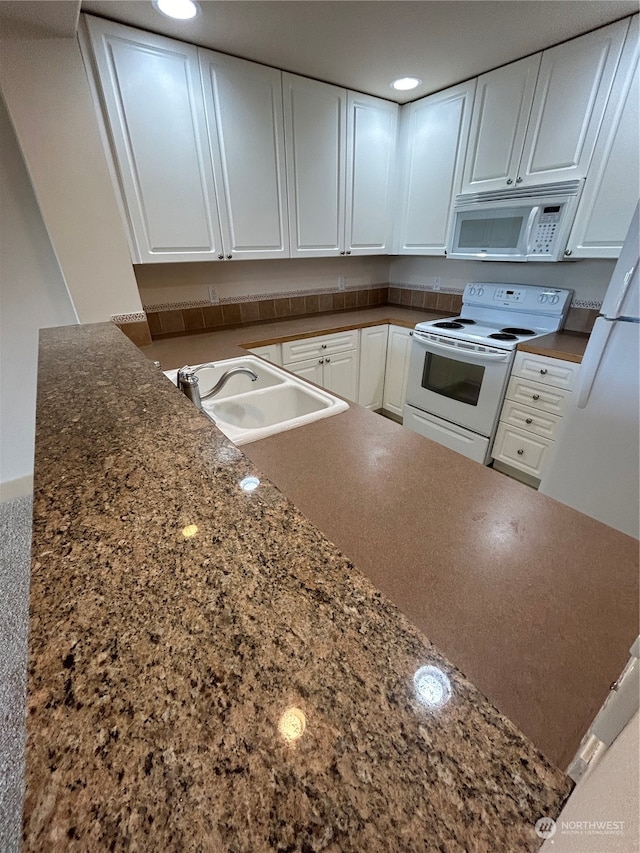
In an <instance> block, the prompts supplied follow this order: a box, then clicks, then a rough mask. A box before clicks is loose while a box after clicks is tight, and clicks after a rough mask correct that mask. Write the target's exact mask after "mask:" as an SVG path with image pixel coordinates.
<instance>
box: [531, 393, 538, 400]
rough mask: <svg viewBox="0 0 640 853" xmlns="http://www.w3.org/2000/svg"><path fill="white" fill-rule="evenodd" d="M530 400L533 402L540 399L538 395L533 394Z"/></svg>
mask: <svg viewBox="0 0 640 853" xmlns="http://www.w3.org/2000/svg"><path fill="white" fill-rule="evenodd" d="M532 399H533V400H539V399H540V394H534V395H533V397H532Z"/></svg>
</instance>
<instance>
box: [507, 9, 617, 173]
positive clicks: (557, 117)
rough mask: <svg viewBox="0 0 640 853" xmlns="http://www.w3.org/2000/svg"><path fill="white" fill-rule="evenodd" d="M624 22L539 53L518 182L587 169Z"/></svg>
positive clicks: (583, 171)
mask: <svg viewBox="0 0 640 853" xmlns="http://www.w3.org/2000/svg"><path fill="white" fill-rule="evenodd" d="M628 26H629V21H628V20H624V21H618V22H616V23H615V24H611V25H610V26H608V27H603V28H601V29H599V30H595V31H594V32H592V33H588V34H587V35H584V36H580V38H576V39H572V40H571V41H568V42H565V43H564V44H560V45H558V46H557V47H553V48H551V49H550V50H545V51H544V53H543V54H542V64H541V65H540V74H539V76H538V82H537V85H536V91H535V96H534V99H533V106H532V109H531V118H530V119H529V127H528V129H527V135H526V138H525V142H524V150H523V154H522V161H521V164H520V168H519V170H518V178H517V180H518V181H519V182H520V183H522V185H523V186H527V185H532V184H544V183H549V182H551V181H568V180H573V179H575V178H584V177H585V175H586V174H587V169H588V168H589V163H590V161H591V156H592V154H593V149H594V146H595V142H596V137H597V135H598V131H599V129H600V125H601V123H602V116H603V115H604V110H605V107H606V105H607V101H608V98H609V92H610V91H611V85H612V83H613V77H614V75H615V72H616V68H617V65H618V60H619V59H620V52H621V50H622V44H623V42H624V37H625V34H626V32H627V29H628ZM507 67H508V68H510V67H511V66H507Z"/></svg>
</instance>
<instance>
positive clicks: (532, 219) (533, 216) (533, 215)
mask: <svg viewBox="0 0 640 853" xmlns="http://www.w3.org/2000/svg"><path fill="white" fill-rule="evenodd" d="M539 212H540V205H539V204H535V205H534V206H533V207H532V208H531V210H530V211H529V217H528V219H527V228H526V232H525V234H526V237H525V246H524V254H525V255H530V254H531V235H532V234H533V226H534V225H535V224H536V220H537V219H538V213H539Z"/></svg>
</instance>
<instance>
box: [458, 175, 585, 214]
mask: <svg viewBox="0 0 640 853" xmlns="http://www.w3.org/2000/svg"><path fill="white" fill-rule="evenodd" d="M582 184H583V180H582V179H580V180H576V181H562V183H558V184H540V185H539V186H537V187H516V188H515V189H504V190H491V191H489V192H482V193H466V194H462V195H458V196H456V203H455V206H456V208H458V207H461V206H463V205H465V206H466V205H469V204H486V203H489V202H496V201H508V200H510V199H519V198H522V199H528V200H535V199H537V198H544V199H545V200H550V199H553V198H557V197H558V196H564V197H565V198H566V197H567V196H576V195H578V193H579V192H580V190H581V188H582Z"/></svg>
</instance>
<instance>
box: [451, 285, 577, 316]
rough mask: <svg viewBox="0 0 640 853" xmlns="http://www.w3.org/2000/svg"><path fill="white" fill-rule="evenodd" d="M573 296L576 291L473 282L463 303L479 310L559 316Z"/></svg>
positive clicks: (464, 296)
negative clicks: (504, 310)
mask: <svg viewBox="0 0 640 853" xmlns="http://www.w3.org/2000/svg"><path fill="white" fill-rule="evenodd" d="M572 295H573V291H571V290H565V289H564V288H561V287H541V286H540V285H537V284H501V283H495V282H477V281H474V282H471V283H470V284H467V286H466V287H465V289H464V294H463V297H462V301H463V303H464V305H468V306H474V307H476V308H480V309H492V310H496V309H500V308H501V309H506V310H510V311H525V312H532V313H535V314H553V315H556V314H562V313H563V312H564V310H565V307H567V306H568V305H569V303H570V301H571V297H572Z"/></svg>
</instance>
